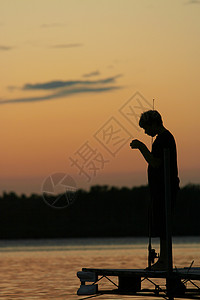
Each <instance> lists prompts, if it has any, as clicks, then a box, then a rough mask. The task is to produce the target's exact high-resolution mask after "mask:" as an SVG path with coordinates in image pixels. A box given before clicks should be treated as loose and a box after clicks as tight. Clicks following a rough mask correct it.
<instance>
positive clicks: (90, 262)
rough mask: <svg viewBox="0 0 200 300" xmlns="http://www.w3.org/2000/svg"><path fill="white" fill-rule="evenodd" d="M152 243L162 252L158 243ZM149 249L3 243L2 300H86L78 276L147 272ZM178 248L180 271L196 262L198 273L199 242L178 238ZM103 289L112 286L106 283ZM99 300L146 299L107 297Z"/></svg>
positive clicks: (136, 242)
mask: <svg viewBox="0 0 200 300" xmlns="http://www.w3.org/2000/svg"><path fill="white" fill-rule="evenodd" d="M153 241H154V243H153V245H154V246H155V247H157V246H158V244H157V240H153ZM147 243H148V239H146V238H144V239H142V238H114V239H111V238H108V239H70V240H67V239H62V240H61V239H57V240H27V241H24V240H20V241H0V299H27V300H28V299H31V300H32V299H63V300H64V299H69V300H73V299H83V298H85V296H77V295H76V292H77V289H78V288H79V285H80V281H79V279H78V278H77V277H76V273H77V271H80V270H81V268H82V267H95V268H128V269H130V268H133V269H137V268H145V267H146V266H147V250H146V249H147ZM173 248H174V250H173V253H174V265H175V266H176V267H185V266H189V265H190V264H191V262H192V261H193V260H194V265H193V266H194V267H199V266H200V238H192V237H190V238H187V237H185V238H175V239H174V242H173ZM99 287H100V288H101V287H104V288H105V287H106V288H108V287H112V286H111V284H107V283H106V282H105V281H102V284H100V285H99ZM97 299H104V300H105V299H115V300H124V299H142V298H141V297H130V296H118V295H115V296H114V295H102V296H99V297H97ZM145 299H148V298H145ZM149 299H153V298H149ZM156 299H158V298H156Z"/></svg>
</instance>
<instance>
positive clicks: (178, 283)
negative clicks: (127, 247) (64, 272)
mask: <svg viewBox="0 0 200 300" xmlns="http://www.w3.org/2000/svg"><path fill="white" fill-rule="evenodd" d="M77 276H78V278H79V279H80V281H81V285H80V288H79V289H78V292H77V294H78V295H96V296H97V295H102V294H118V295H119V294H121V295H132V296H137V297H138V296H142V297H143V298H144V297H145V296H148V297H150V296H154V297H160V298H164V299H169V300H171V299H174V298H186V299H200V287H199V286H198V281H200V268H180V269H173V272H172V273H171V274H170V278H169V274H168V272H167V271H148V270H142V269H95V268H83V269H82V271H80V272H78V273H77ZM114 277H115V278H116V277H117V279H118V283H117V284H116V283H115V282H116V280H115V282H114V281H113V278H114ZM103 278H105V279H107V280H108V281H110V282H111V283H112V284H113V287H114V288H113V289H111V290H103V289H99V282H100V281H101V280H102V279H103ZM158 278H159V279H162V280H163V283H162V285H160V283H159V284H158V283H157V282H156V279H158ZM146 281H148V282H149V283H150V284H151V286H152V288H148V289H147V288H143V284H144V282H146ZM86 283H87V284H86ZM88 283H89V284H88ZM169 284H170V289H169V287H168V285H169ZM169 290H170V293H169Z"/></svg>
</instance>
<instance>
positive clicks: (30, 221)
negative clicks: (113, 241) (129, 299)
mask: <svg viewBox="0 0 200 300" xmlns="http://www.w3.org/2000/svg"><path fill="white" fill-rule="evenodd" d="M58 207H60V208H58ZM148 207H149V189H148V186H140V187H133V188H126V187H122V188H117V187H109V186H98V185H97V186H92V187H91V188H90V190H89V191H85V190H78V191H76V193H75V194H73V195H70V193H68V194H67V193H66V194H63V195H60V198H59V199H58V196H54V197H53V196H50V197H49V198H48V199H47V198H45V197H44V195H36V194H32V195H30V196H26V195H21V196H18V195H17V194H16V193H14V192H10V193H5V192H4V193H3V194H2V196H1V197H0V239H20V238H67V237H109V236H110V237H122V236H130V237H131V236H148ZM199 212H200V185H187V186H184V187H183V188H181V189H180V191H179V196H178V199H177V202H176V207H175V214H174V221H173V235H174V236H181V235H182V236H183V235H199V234H200V217H199Z"/></svg>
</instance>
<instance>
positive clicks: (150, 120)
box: [139, 110, 163, 128]
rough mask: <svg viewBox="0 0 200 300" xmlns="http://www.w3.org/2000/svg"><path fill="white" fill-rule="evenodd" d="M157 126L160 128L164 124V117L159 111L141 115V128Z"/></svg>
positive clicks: (149, 111) (146, 112)
mask: <svg viewBox="0 0 200 300" xmlns="http://www.w3.org/2000/svg"><path fill="white" fill-rule="evenodd" d="M152 124H156V125H158V126H160V125H162V124H163V121H162V117H161V115H160V114H159V112H158V111H157V110H148V111H145V112H144V113H142V114H141V117H140V121H139V126H140V127H141V128H146V126H148V125H152Z"/></svg>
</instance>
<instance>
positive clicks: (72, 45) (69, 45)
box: [50, 43, 83, 48]
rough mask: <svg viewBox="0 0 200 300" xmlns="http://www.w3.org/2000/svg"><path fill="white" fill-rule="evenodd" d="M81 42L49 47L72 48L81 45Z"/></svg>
mask: <svg viewBox="0 0 200 300" xmlns="http://www.w3.org/2000/svg"><path fill="white" fill-rule="evenodd" d="M82 46H83V44H81V43H72V44H59V45H52V46H50V48H74V47H82Z"/></svg>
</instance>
